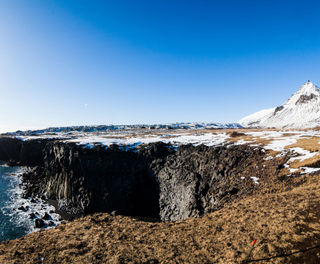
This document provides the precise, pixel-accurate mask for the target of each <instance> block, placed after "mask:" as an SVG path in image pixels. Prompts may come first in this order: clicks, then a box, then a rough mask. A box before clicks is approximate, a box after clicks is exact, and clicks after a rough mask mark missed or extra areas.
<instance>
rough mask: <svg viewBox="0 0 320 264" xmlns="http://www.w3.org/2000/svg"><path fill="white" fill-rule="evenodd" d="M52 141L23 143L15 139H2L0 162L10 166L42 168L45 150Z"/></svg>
mask: <svg viewBox="0 0 320 264" xmlns="http://www.w3.org/2000/svg"><path fill="white" fill-rule="evenodd" d="M50 141H51V140H47V139H42V140H40V139H33V140H27V141H22V140H20V139H18V138H13V137H12V138H11V137H0V160H2V161H6V162H8V163H9V164H10V165H20V166H30V167H33V166H41V165H43V162H44V159H43V158H44V152H43V150H44V148H45V146H46V144H47V143H48V142H50Z"/></svg>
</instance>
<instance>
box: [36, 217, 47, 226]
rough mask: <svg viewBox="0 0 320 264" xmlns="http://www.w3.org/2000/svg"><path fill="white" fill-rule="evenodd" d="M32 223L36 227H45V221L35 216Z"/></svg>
mask: <svg viewBox="0 0 320 264" xmlns="http://www.w3.org/2000/svg"><path fill="white" fill-rule="evenodd" d="M34 225H35V227H36V228H44V227H45V222H44V221H43V220H42V219H39V218H37V219H36V220H35V221H34Z"/></svg>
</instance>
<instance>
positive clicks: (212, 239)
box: [0, 174, 320, 264]
mask: <svg viewBox="0 0 320 264" xmlns="http://www.w3.org/2000/svg"><path fill="white" fill-rule="evenodd" d="M254 239H256V243H255V246H254V247H253V249H252V253H251V255H250V257H249V258H248V253H249V251H250V248H251V245H252V241H253V240H254ZM245 260H247V262H245ZM0 263H1V264H13V263H15V264H20V263H21V264H22V263H23V264H28V263H44V264H46V263H50V264H51V263H52V264H53V263H55V264H58V263H60V264H66V263H223V264H227V263H275V264H276V263H296V264H298V263H299V264H301V263H308V264H312V263H320V175H319V174H318V175H304V176H300V177H283V178H281V177H280V178H275V179H274V180H273V181H269V182H268V183H266V184H265V185H264V187H263V188H261V189H258V190H257V191H256V192H255V193H254V194H253V195H250V196H248V197H244V198H242V199H241V200H238V201H234V202H232V203H231V204H229V205H228V206H225V207H224V208H223V209H221V210H219V211H216V212H213V213H210V214H208V215H206V216H205V217H202V218H195V219H188V220H184V221H179V222H162V223H161V222H155V221H154V222H152V221H146V220H145V219H137V218H136V219H135V218H130V217H124V216H111V215H109V214H95V215H92V216H87V217H84V218H79V219H76V220H73V221H71V222H67V223H64V224H61V225H59V226H58V227H57V228H55V229H51V230H46V231H40V232H36V233H32V234H30V235H27V236H25V237H24V238H21V239H16V240H12V241H6V242H2V243H1V244H0Z"/></svg>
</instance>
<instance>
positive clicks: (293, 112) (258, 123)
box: [239, 81, 320, 128]
mask: <svg viewBox="0 0 320 264" xmlns="http://www.w3.org/2000/svg"><path fill="white" fill-rule="evenodd" d="M239 124H241V125H242V126H244V127H265V128H266V127H276V128H285V127H288V128H289V127H290V128H307V127H308V128H309V127H316V126H319V125H320V90H319V88H318V87H317V86H316V85H314V84H313V83H312V82H310V81H308V82H306V83H305V84H304V85H302V86H301V87H300V89H299V90H298V91H297V92H296V93H295V94H293V95H292V96H291V97H290V99H289V100H288V101H287V102H286V103H285V104H283V105H282V106H278V107H275V108H271V109H266V110H262V111H259V112H257V113H254V114H252V115H249V116H246V117H244V118H242V119H241V120H239Z"/></svg>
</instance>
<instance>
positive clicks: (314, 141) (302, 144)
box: [285, 137, 320, 152]
mask: <svg viewBox="0 0 320 264" xmlns="http://www.w3.org/2000/svg"><path fill="white" fill-rule="evenodd" d="M319 142H320V138H319V137H304V138H300V139H298V140H297V142H296V143H294V144H291V145H288V146H286V147H285V149H289V148H302V149H305V150H308V151H311V152H316V151H318V152H319V151H320V144H319Z"/></svg>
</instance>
